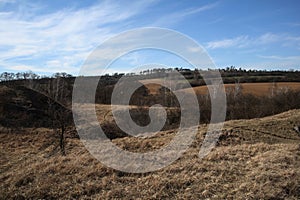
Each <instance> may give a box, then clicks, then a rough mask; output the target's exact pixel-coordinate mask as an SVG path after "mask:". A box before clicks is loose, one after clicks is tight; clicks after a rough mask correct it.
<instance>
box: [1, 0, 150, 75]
mask: <svg viewBox="0 0 300 200" xmlns="http://www.w3.org/2000/svg"><path fill="white" fill-rule="evenodd" d="M0 2H7V1H6V0H5V1H4V0H0ZM153 2H154V1H138V2H135V3H133V4H126V5H123V4H124V3H123V4H120V2H116V3H115V2H114V1H103V2H101V3H98V4H95V5H93V6H90V7H86V8H81V9H74V8H65V9H64V10H60V11H56V12H53V13H49V14H40V15H30V16H28V15H27V14H26V13H25V14H24V13H23V12H19V10H13V11H11V12H0V60H1V62H0V64H1V65H2V66H0V68H6V69H11V70H21V68H22V67H24V70H27V69H31V70H34V71H37V68H41V67H42V68H43V71H44V72H47V71H48V72H53V69H55V70H57V69H56V67H58V66H61V67H60V68H58V69H60V70H62V69H64V70H65V69H72V70H73V71H71V72H72V73H76V71H77V70H76V68H75V66H77V69H78V64H80V63H82V62H83V59H84V58H85V57H84V56H86V55H88V53H89V52H90V51H91V50H93V49H94V48H95V47H96V46H97V45H99V44H100V43H101V42H103V41H104V40H105V39H107V38H108V37H110V36H112V35H114V34H116V33H117V32H119V31H121V30H120V27H121V26H118V24H120V23H122V22H124V21H126V23H130V20H131V18H132V17H133V16H136V15H138V14H140V13H142V12H143V11H144V10H145V9H146V8H147V7H148V6H150V5H152V4H153ZM28 9H37V7H35V8H31V7H30V6H29V8H28ZM24 59H25V60H26V59H27V60H31V62H29V63H30V64H28V66H27V65H26V66H27V67H25V66H24V63H23V61H24ZM34 60H35V61H36V64H35V62H34ZM53 61H55V62H53ZM41 62H42V63H41ZM74 70H75V71H74Z"/></svg>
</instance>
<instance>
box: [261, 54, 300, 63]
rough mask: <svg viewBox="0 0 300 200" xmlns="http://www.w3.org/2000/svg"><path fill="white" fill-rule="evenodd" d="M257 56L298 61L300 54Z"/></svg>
mask: <svg viewBox="0 0 300 200" xmlns="http://www.w3.org/2000/svg"><path fill="white" fill-rule="evenodd" d="M258 57H259V58H264V59H269V60H297V61H298V62H299V61H300V56H278V55H268V56H266V55H258Z"/></svg>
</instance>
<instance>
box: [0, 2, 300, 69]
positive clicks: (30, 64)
mask: <svg viewBox="0 0 300 200" xmlns="http://www.w3.org/2000/svg"><path fill="white" fill-rule="evenodd" d="M299 8H300V1H298V0H285V1H283V0H247V1H246V0H219V1H207V0H194V1H185V0H181V1H172V0H139V1H138V0H136V1H135V0H130V1H129V0H123V1H118V0H106V1H92V0H85V1H71V0H65V1H61V0H32V1H30V0H0V73H1V72H4V71H8V72H20V71H29V70H31V71H33V72H35V73H38V74H45V75H49V74H53V73H55V72H67V73H71V74H73V75H78V73H79V71H80V68H81V67H82V65H83V64H84V62H85V60H86V59H87V58H88V56H89V55H90V54H91V53H92V52H93V50H95V49H96V48H97V47H98V46H99V45H101V44H102V43H103V42H104V41H107V40H108V39H109V38H111V37H113V36H116V35H118V34H120V33H122V32H124V31H127V30H131V29H136V28H143V27H160V28H167V29H171V30H174V31H177V32H179V33H182V34H184V35H186V36H188V37H190V38H192V39H193V40H195V41H196V42H197V43H199V44H200V45H201V46H202V47H203V48H204V49H205V50H206V52H207V53H208V55H209V56H210V57H211V59H212V60H213V62H214V63H215V65H216V67H217V68H225V67H228V66H236V67H238V68H239V67H241V68H245V69H266V70H278V69H280V70H290V69H294V70H300V12H299ZM178 45H180V43H178ZM147 63H160V64H163V65H167V66H182V67H189V64H188V63H186V62H185V61H183V60H182V59H180V58H178V57H176V56H174V55H172V54H170V53H166V52H159V51H157V50H149V49H148V50H141V51H135V52H130V53H128V54H127V55H124V56H122V57H121V58H119V59H118V60H117V61H115V62H114V63H113V64H112V66H111V68H110V69H109V70H108V72H110V73H113V72H128V70H129V69H130V68H131V67H133V66H138V65H143V64H147Z"/></svg>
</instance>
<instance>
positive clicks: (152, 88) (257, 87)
mask: <svg viewBox="0 0 300 200" xmlns="http://www.w3.org/2000/svg"><path fill="white" fill-rule="evenodd" d="M152 81H155V82H156V83H158V84H159V83H162V82H163V79H151V80H142V81H141V82H142V83H143V84H147V85H146V86H147V88H148V89H149V92H150V94H157V93H158V90H159V88H160V85H158V84H152V83H151V82H152ZM239 86H240V87H241V89H242V93H243V94H252V95H255V96H264V95H270V94H271V90H272V88H274V90H285V89H291V90H300V82H278V83H276V84H274V83H272V82H270V83H240V84H239ZM224 87H225V90H226V91H227V92H228V91H233V90H235V88H236V87H237V84H224ZM185 90H186V91H191V88H188V89H185ZM193 90H194V91H195V93H196V94H207V93H208V89H207V86H198V87H193Z"/></svg>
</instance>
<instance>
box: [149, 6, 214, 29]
mask: <svg viewBox="0 0 300 200" xmlns="http://www.w3.org/2000/svg"><path fill="white" fill-rule="evenodd" d="M218 4H219V3H218V2H215V3H211V4H206V5H203V6H200V7H197V8H189V9H185V10H183V11H176V12H173V13H171V14H166V15H164V16H161V17H160V19H159V20H157V21H155V22H154V23H153V24H152V25H151V26H166V27H168V26H170V25H172V24H174V23H178V22H179V21H181V20H183V19H184V18H185V17H188V16H190V15H193V14H196V13H200V12H204V11H207V10H211V9H213V8H215V7H217V5H218Z"/></svg>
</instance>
